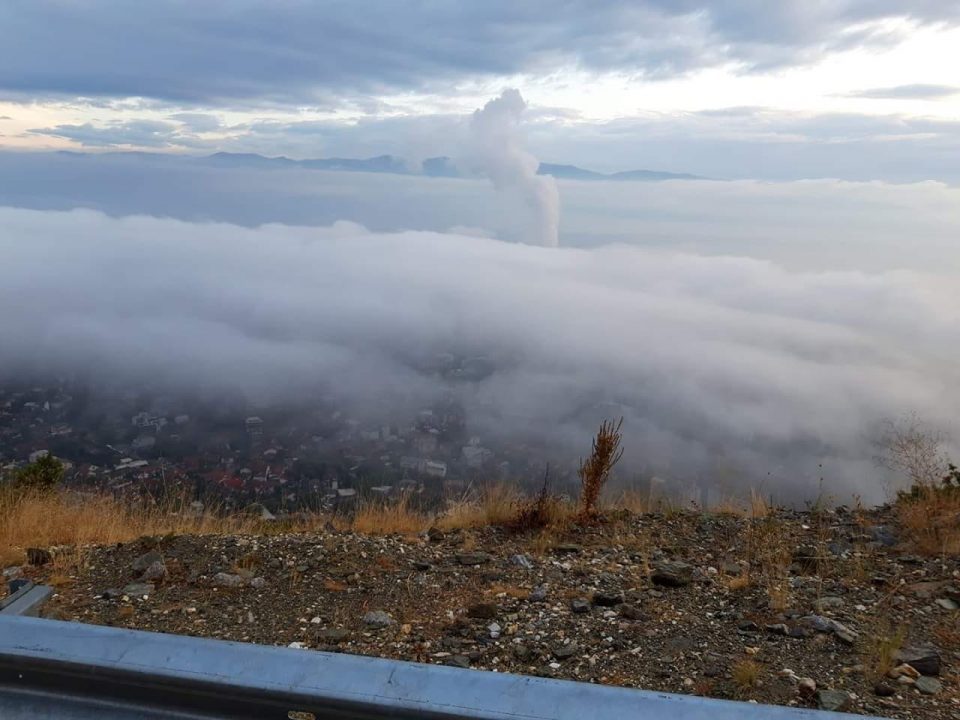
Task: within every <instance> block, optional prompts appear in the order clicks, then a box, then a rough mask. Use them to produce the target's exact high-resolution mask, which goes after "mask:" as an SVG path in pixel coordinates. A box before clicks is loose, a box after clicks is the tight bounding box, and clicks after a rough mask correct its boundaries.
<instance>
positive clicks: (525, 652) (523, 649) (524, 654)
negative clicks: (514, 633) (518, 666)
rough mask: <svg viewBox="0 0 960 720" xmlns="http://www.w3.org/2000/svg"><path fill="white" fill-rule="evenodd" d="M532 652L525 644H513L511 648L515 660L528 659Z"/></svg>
mask: <svg viewBox="0 0 960 720" xmlns="http://www.w3.org/2000/svg"><path fill="white" fill-rule="evenodd" d="M532 654H533V652H532V651H531V650H530V648H528V647H527V646H526V645H515V646H514V648H513V656H514V657H515V658H516V659H517V660H529V659H530V656H531V655H532Z"/></svg>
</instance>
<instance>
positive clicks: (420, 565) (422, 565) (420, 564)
mask: <svg viewBox="0 0 960 720" xmlns="http://www.w3.org/2000/svg"><path fill="white" fill-rule="evenodd" d="M413 569H414V570H416V571H417V572H429V571H430V570H433V565H431V564H430V563H428V562H424V561H423V560H414V561H413Z"/></svg>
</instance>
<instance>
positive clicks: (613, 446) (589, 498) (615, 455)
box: [578, 418, 623, 517]
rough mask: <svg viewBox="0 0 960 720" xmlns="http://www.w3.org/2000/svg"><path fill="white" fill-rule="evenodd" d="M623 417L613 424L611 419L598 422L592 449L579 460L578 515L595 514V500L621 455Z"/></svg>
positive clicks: (589, 515)
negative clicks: (588, 454)
mask: <svg viewBox="0 0 960 720" xmlns="http://www.w3.org/2000/svg"><path fill="white" fill-rule="evenodd" d="M622 426H623V418H620V420H619V421H618V422H617V424H616V425H614V423H613V421H612V420H604V421H603V422H602V423H600V429H599V430H598V431H597V435H596V437H595V438H594V439H593V451H592V452H591V453H590V457H588V458H587V459H586V460H582V461H581V462H580V470H579V472H578V474H579V475H580V515H581V516H582V517H592V516H595V515H596V514H597V501H598V500H599V499H600V491H601V490H603V486H604V484H606V482H607V480H608V479H609V478H610V472H611V471H612V470H613V467H614V465H616V464H617V463H618V462H620V458H621V457H623V448H621V447H620V441H621V440H622V439H623V435H622V433H621V432H620V428H621V427H622Z"/></svg>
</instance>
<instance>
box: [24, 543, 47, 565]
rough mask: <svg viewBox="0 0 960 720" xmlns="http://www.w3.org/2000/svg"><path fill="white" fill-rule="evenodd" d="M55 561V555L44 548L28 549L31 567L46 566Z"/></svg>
mask: <svg viewBox="0 0 960 720" xmlns="http://www.w3.org/2000/svg"><path fill="white" fill-rule="evenodd" d="M51 560H53V555H52V554H51V553H50V551H49V550H44V549H43V548H36V547H32V548H27V562H28V563H30V564H31V565H46V564H47V563H49V562H50V561H51Z"/></svg>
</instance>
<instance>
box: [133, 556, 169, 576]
mask: <svg viewBox="0 0 960 720" xmlns="http://www.w3.org/2000/svg"><path fill="white" fill-rule="evenodd" d="M154 563H161V564H162V563H163V555H161V554H160V553H158V552H156V551H152V552H148V553H144V554H143V555H141V556H140V557H138V558H137V559H136V560H134V561H133V563H131V565H130V569H131V570H133V571H134V572H135V573H142V572H144V571H145V570H146V569H147V568H148V567H150V566H151V565H153V564H154Z"/></svg>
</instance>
